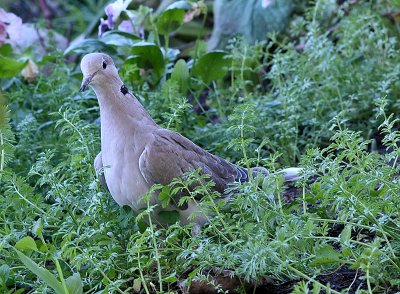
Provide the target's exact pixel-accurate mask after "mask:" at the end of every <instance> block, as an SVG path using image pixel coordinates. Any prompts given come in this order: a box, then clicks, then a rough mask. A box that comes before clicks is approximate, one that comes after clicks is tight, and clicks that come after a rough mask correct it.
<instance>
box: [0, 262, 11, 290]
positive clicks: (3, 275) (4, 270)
mask: <svg viewBox="0 0 400 294" xmlns="http://www.w3.org/2000/svg"><path fill="white" fill-rule="evenodd" d="M9 276H10V268H9V266H8V265H7V264H3V265H2V266H0V286H5V284H6V282H7V280H8V277H9Z"/></svg>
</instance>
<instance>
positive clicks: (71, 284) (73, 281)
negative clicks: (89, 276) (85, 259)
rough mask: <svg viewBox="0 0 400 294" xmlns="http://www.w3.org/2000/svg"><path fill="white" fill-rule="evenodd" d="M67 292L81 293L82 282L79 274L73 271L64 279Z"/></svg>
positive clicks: (70, 293)
mask: <svg viewBox="0 0 400 294" xmlns="http://www.w3.org/2000/svg"><path fill="white" fill-rule="evenodd" d="M65 284H66V285H67V289H68V292H69V294H82V293H83V284H82V279H81V276H80V275H79V274H78V273H74V274H73V275H72V276H70V277H68V278H67V279H66V280H65Z"/></svg>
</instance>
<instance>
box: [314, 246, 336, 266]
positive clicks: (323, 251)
mask: <svg viewBox="0 0 400 294" xmlns="http://www.w3.org/2000/svg"><path fill="white" fill-rule="evenodd" d="M339 261H340V254H339V252H337V251H336V250H335V249H333V248H332V246H330V245H324V246H322V247H320V248H318V250H317V252H316V253H315V259H314V261H312V262H310V266H320V265H324V264H330V263H336V262H339Z"/></svg>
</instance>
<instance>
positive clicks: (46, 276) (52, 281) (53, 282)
mask: <svg viewBox="0 0 400 294" xmlns="http://www.w3.org/2000/svg"><path fill="white" fill-rule="evenodd" d="M14 250H15V252H17V254H18V257H19V259H20V260H21V261H22V263H23V264H24V265H25V266H26V267H27V268H28V269H29V270H30V271H31V272H32V273H34V274H35V275H36V276H37V277H38V278H40V279H42V280H43V281H44V282H45V283H46V285H48V286H49V287H51V288H53V290H54V291H55V292H56V293H57V294H65V292H64V288H63V286H62V285H61V283H60V282H59V281H58V280H57V278H56V277H55V276H54V275H53V274H52V273H51V272H49V271H48V270H47V269H45V268H43V267H41V266H39V265H38V264H37V263H36V262H34V261H33V260H32V259H30V258H29V257H28V256H26V255H25V254H23V253H22V252H21V251H19V250H18V249H16V248H14Z"/></svg>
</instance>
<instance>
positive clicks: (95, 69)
mask: <svg viewBox="0 0 400 294" xmlns="http://www.w3.org/2000/svg"><path fill="white" fill-rule="evenodd" d="M81 70H82V73H83V81H82V86H81V89H80V91H84V90H86V89H87V87H88V85H90V86H91V87H92V88H93V90H94V92H95V93H96V96H97V99H98V102H99V106H100V119H101V152H100V153H99V154H98V155H97V157H96V159H95V168H96V169H97V170H99V169H102V168H103V167H104V177H103V178H101V179H100V180H101V181H102V182H103V184H106V186H107V188H108V190H109V192H110V193H111V195H112V197H113V198H114V200H115V201H116V202H117V203H118V204H119V205H121V206H122V205H128V206H130V207H132V208H133V210H135V211H138V210H139V209H142V208H145V207H147V205H148V204H147V203H146V201H144V200H143V196H144V195H145V194H146V193H148V192H149V189H150V187H151V186H152V185H153V184H162V185H167V184H169V183H170V182H171V181H172V180H173V179H174V178H178V177H182V176H183V175H184V173H186V172H189V171H192V170H195V169H199V168H200V169H201V172H202V173H207V174H208V175H209V176H210V178H211V179H212V180H213V181H214V182H215V187H214V188H215V190H217V191H218V192H220V193H221V194H222V193H223V192H224V190H225V188H226V187H227V185H228V184H230V183H233V182H237V181H240V182H243V181H247V180H248V172H247V169H245V168H242V167H238V166H236V165H234V164H232V163H230V162H228V161H227V160H225V159H223V158H220V157H218V156H216V155H213V154H211V153H209V152H207V151H205V150H204V149H202V148H201V147H199V146H197V145H196V144H194V143H193V142H192V141H190V140H189V139H187V138H185V137H184V136H182V135H181V134H179V133H177V132H174V131H170V130H167V129H164V128H162V127H160V126H159V125H157V124H156V123H155V122H154V120H153V119H152V118H151V117H150V115H149V114H148V113H147V112H146V110H145V109H144V108H143V106H142V105H141V104H140V102H139V101H138V100H137V99H136V97H135V96H134V95H133V94H132V93H131V92H129V90H128V89H127V87H126V86H125V85H124V83H123V82H122V80H121V78H120V77H119V75H118V71H117V68H116V67H115V65H114V63H113V60H112V59H111V57H110V56H108V55H106V54H103V53H91V54H87V55H85V56H84V57H83V59H82V61H81ZM252 173H254V174H256V173H262V174H265V175H267V174H268V171H267V170H266V169H264V168H256V169H253V171H252ZM297 173H298V171H297V170H296V171H290V172H289V173H288V174H287V175H286V179H287V180H290V178H291V177H294V178H295V177H296V176H297ZM154 204H160V200H159V199H158V195H156V194H154V195H153V196H152V197H151V199H150V205H154ZM165 210H175V211H178V212H179V218H180V220H181V222H182V223H184V224H186V223H188V222H189V221H188V217H189V216H190V215H191V214H192V213H196V212H200V208H199V207H198V206H197V202H196V201H189V202H188V203H187V205H185V206H182V207H179V206H177V205H176V204H174V203H171V204H170V205H169V207H167V208H165ZM193 221H194V222H195V223H197V224H199V225H202V224H203V223H204V222H205V221H206V217H205V216H204V215H202V214H201V213H198V215H197V216H196V218H195V219H194V220H193Z"/></svg>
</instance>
